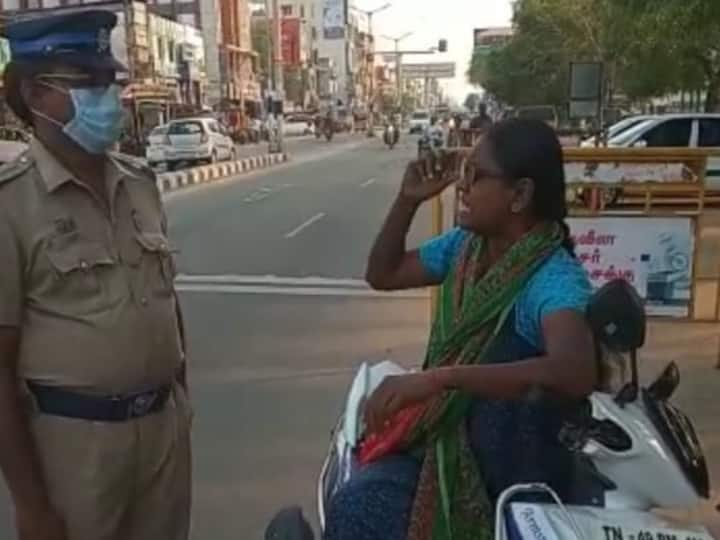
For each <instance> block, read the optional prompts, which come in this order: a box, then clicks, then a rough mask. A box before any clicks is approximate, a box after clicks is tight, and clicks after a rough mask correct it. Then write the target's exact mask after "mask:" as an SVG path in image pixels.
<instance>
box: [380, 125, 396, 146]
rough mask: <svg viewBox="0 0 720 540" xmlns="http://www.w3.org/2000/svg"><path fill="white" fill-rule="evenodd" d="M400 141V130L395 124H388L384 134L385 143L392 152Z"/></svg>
mask: <svg viewBox="0 0 720 540" xmlns="http://www.w3.org/2000/svg"><path fill="white" fill-rule="evenodd" d="M399 140H400V130H399V129H398V128H397V127H396V126H395V125H394V124H386V125H385V131H384V133H383V142H384V143H385V144H386V145H387V147H388V148H389V149H390V150H392V149H393V148H394V147H395V145H396V144H397V143H398V141H399Z"/></svg>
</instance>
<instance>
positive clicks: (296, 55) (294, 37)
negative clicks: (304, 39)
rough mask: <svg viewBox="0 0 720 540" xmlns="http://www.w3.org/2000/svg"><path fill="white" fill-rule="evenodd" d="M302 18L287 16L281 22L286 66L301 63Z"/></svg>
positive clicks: (283, 57)
mask: <svg viewBox="0 0 720 540" xmlns="http://www.w3.org/2000/svg"><path fill="white" fill-rule="evenodd" d="M300 29H301V26H300V19H299V18H297V17H292V18H291V17H285V18H283V19H282V21H281V22H280V33H281V36H282V60H283V64H285V65H286V66H291V67H295V66H299V65H300Z"/></svg>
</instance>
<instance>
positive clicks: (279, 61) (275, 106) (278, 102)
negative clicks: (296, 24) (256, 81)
mask: <svg viewBox="0 0 720 540" xmlns="http://www.w3.org/2000/svg"><path fill="white" fill-rule="evenodd" d="M271 2H272V12H271V11H270V7H271V6H270V3H271ZM265 10H266V12H267V13H268V18H269V17H270V13H272V25H270V24H268V34H269V35H272V39H271V40H270V41H271V42H272V55H271V59H272V65H271V66H270V73H271V74H272V91H271V93H270V95H271V98H270V100H271V103H272V111H271V113H272V118H273V120H274V122H273V124H274V131H275V133H272V130H269V133H270V136H269V137H268V139H269V141H268V143H269V151H270V153H274V152H282V151H283V114H282V104H283V102H284V99H283V98H284V92H283V58H282V23H281V21H280V2H279V0H265ZM269 22H270V21H268V23H269Z"/></svg>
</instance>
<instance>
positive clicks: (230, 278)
mask: <svg viewBox="0 0 720 540" xmlns="http://www.w3.org/2000/svg"><path fill="white" fill-rule="evenodd" d="M175 283H179V284H198V283H204V284H213V285H284V286H295V287H341V288H345V287H354V288H361V289H364V288H367V283H365V281H363V280H362V279H354V278H327V277H318V276H307V277H283V276H274V275H236V274H234V275H229V274H221V275H212V274H178V276H177V277H176V278H175Z"/></svg>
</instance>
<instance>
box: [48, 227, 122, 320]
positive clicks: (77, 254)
mask: <svg viewBox="0 0 720 540" xmlns="http://www.w3.org/2000/svg"><path fill="white" fill-rule="evenodd" d="M46 255H47V259H48V261H49V263H50V268H51V271H52V272H53V274H54V276H53V279H52V280H51V284H50V285H49V288H48V289H47V290H46V291H45V293H46V294H45V296H46V298H47V299H48V300H49V301H51V302H52V303H55V302H57V304H58V305H59V306H62V310H63V311H68V312H70V311H72V312H73V313H77V314H81V313H82V314H89V313H93V312H100V311H104V310H106V309H110V308H111V307H112V306H113V305H115V304H116V303H117V302H118V301H119V300H120V299H121V297H122V295H121V294H120V290H118V289H117V288H116V287H114V286H113V283H114V280H113V274H114V271H115V270H116V268H117V260H116V259H115V258H114V257H113V256H112V253H111V251H110V250H109V249H108V247H107V246H105V245H103V244H102V243H101V242H98V241H93V240H89V239H85V238H83V237H81V236H79V235H72V236H69V237H56V238H53V239H52V240H51V241H50V242H49V243H48V247H47V250H46Z"/></svg>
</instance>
